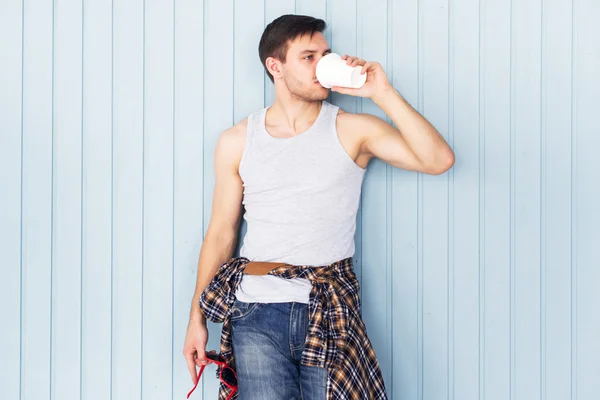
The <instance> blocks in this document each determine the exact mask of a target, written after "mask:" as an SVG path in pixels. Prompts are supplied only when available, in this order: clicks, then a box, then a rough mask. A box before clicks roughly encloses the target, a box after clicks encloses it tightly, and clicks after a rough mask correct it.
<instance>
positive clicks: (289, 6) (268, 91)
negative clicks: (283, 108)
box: [257, 0, 296, 107]
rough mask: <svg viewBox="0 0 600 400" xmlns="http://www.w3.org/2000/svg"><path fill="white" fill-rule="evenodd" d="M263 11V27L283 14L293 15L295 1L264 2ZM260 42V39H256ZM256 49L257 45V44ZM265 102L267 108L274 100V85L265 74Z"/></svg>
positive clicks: (268, 0) (266, 0)
mask: <svg viewBox="0 0 600 400" xmlns="http://www.w3.org/2000/svg"><path fill="white" fill-rule="evenodd" d="M264 9H265V17H264V20H265V27H266V26H267V25H268V24H270V23H271V22H273V20H274V19H276V18H278V17H280V16H282V15H284V14H294V13H295V10H296V1H295V0H264ZM258 40H260V37H259V38H258ZM257 48H258V44H257ZM264 76H265V78H264V79H265V89H264V90H265V100H264V105H265V107H266V106H269V105H271V104H273V101H274V100H275V85H273V82H271V79H269V76H268V75H267V73H266V72H265V75H264Z"/></svg>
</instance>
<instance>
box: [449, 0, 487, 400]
mask: <svg viewBox="0 0 600 400" xmlns="http://www.w3.org/2000/svg"><path fill="white" fill-rule="evenodd" d="M450 6H451V7H452V9H451V10H450V11H451V13H452V19H451V21H452V25H451V27H450V29H451V32H452V34H453V40H452V41H451V42H450V46H451V49H452V55H451V56H452V58H451V66H452V71H453V73H452V74H451V82H450V85H451V87H452V88H453V95H452V100H451V101H452V109H453V113H452V115H451V120H452V125H451V127H450V130H451V131H452V132H453V136H452V138H453V140H452V142H453V143H452V146H453V148H454V152H455V154H456V162H455V166H454V168H453V169H452V171H451V175H450V176H451V179H452V185H453V199H452V208H451V209H450V213H451V217H452V220H453V223H452V225H451V232H452V233H451V235H452V236H453V238H452V241H453V257H452V258H451V259H450V263H451V265H453V270H454V274H453V275H451V276H450V277H449V279H450V282H451V283H450V285H451V288H452V293H451V299H452V300H453V307H452V308H451V315H450V322H451V324H452V325H453V329H450V332H449V335H450V336H449V340H450V346H451V351H452V353H451V354H452V355H453V356H452V357H451V360H450V366H451V369H452V377H453V379H451V381H450V396H451V397H450V398H455V399H476V398H478V396H479V389H480V388H479V385H478V379H479V376H478V375H479V344H480V342H479V340H480V337H479V324H480V320H479V306H478V303H479V268H480V265H479V256H478V252H479V222H480V221H479V214H478V213H477V210H478V209H479V206H480V203H479V189H480V187H479V179H480V173H481V169H480V159H479V157H478V153H479V146H480V137H479V126H480V118H479V100H480V99H479V79H480V76H479V56H480V51H479V34H480V25H479V1H478V0H468V1H453V2H451V3H450ZM473 21H476V23H473Z"/></svg>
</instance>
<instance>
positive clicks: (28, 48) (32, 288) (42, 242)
mask: <svg viewBox="0 0 600 400" xmlns="http://www.w3.org/2000/svg"><path fill="white" fill-rule="evenodd" d="M52 14H53V6H52V4H51V3H48V2H45V1H38V2H35V1H34V2H25V3H24V21H23V148H22V150H23V160H22V163H23V164H22V168H23V170H22V171H23V177H22V179H23V188H22V190H23V198H22V213H23V214H22V229H23V230H22V292H21V295H22V314H21V315H22V320H21V324H22V325H21V329H22V331H21V382H20V384H21V397H22V398H23V399H38V398H49V397H50V362H51V361H50V353H51V349H50V342H51V339H50V333H51V319H52V314H51V299H52V293H51V286H50V281H51V277H52V267H53V265H52V230H53V226H52V192H53V181H52V167H53V161H52V156H53V154H52V146H53V124H52V98H53V88H54V86H53V39H52V36H53V17H52Z"/></svg>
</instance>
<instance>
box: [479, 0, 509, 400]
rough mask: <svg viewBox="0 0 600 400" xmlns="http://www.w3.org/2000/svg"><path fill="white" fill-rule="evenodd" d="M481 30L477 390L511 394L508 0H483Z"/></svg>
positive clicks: (488, 396)
mask: <svg viewBox="0 0 600 400" xmlns="http://www.w3.org/2000/svg"><path fill="white" fill-rule="evenodd" d="M480 13H481V14H480V18H481V19H480V21H481V36H480V47H479V50H480V83H481V86H480V107H479V111H480V152H479V157H480V168H481V170H480V173H479V179H480V206H479V218H480V232H481V233H480V235H481V236H480V242H479V243H480V277H479V282H480V304H479V310H480V315H479V321H480V349H479V354H480V360H479V363H480V366H479V368H480V375H479V390H480V393H479V396H480V398H484V397H485V399H487V400H492V399H493V400H495V399H498V400H501V399H502V400H505V399H507V398H509V397H510V379H511V378H510V368H511V359H510V355H511V339H510V329H511V325H510V324H511V316H510V310H511V269H510V268H509V266H510V265H511V241H510V234H511V230H510V229H511V227H510V220H511V219H510V218H511V211H512V210H511V202H510V193H511V173H510V166H511V159H510V148H511V147H510V146H511V134H510V133H511V125H510V118H511V114H510V112H511V106H510V101H511V97H510V88H511V84H510V79H511V69H510V68H511V67H510V66H511V57H510V55H511V51H510V49H511V48H510V5H509V4H508V3H500V2H494V1H487V0H482V2H481V11H480Z"/></svg>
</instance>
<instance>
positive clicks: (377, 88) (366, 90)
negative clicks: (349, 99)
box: [331, 54, 392, 99]
mask: <svg viewBox="0 0 600 400" xmlns="http://www.w3.org/2000/svg"><path fill="white" fill-rule="evenodd" d="M342 60H346V64H348V65H350V66H351V67H356V66H362V67H363V68H362V71H361V74H365V73H366V74H367V81H366V82H365V84H364V85H363V86H362V87H361V88H359V89H353V88H346V87H340V86H334V87H332V88H331V91H332V92H338V93H342V94H348V95H350V96H359V97H368V98H371V99H373V98H374V97H377V96H382V95H383V94H384V93H385V92H386V91H387V90H388V89H389V88H390V87H391V86H392V85H391V84H390V81H389V80H388V77H387V74H386V73H385V71H384V70H383V67H382V66H381V64H379V63H377V62H367V61H365V60H363V59H362V58H358V57H351V56H349V55H347V54H345V55H344V56H343V57H342Z"/></svg>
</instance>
